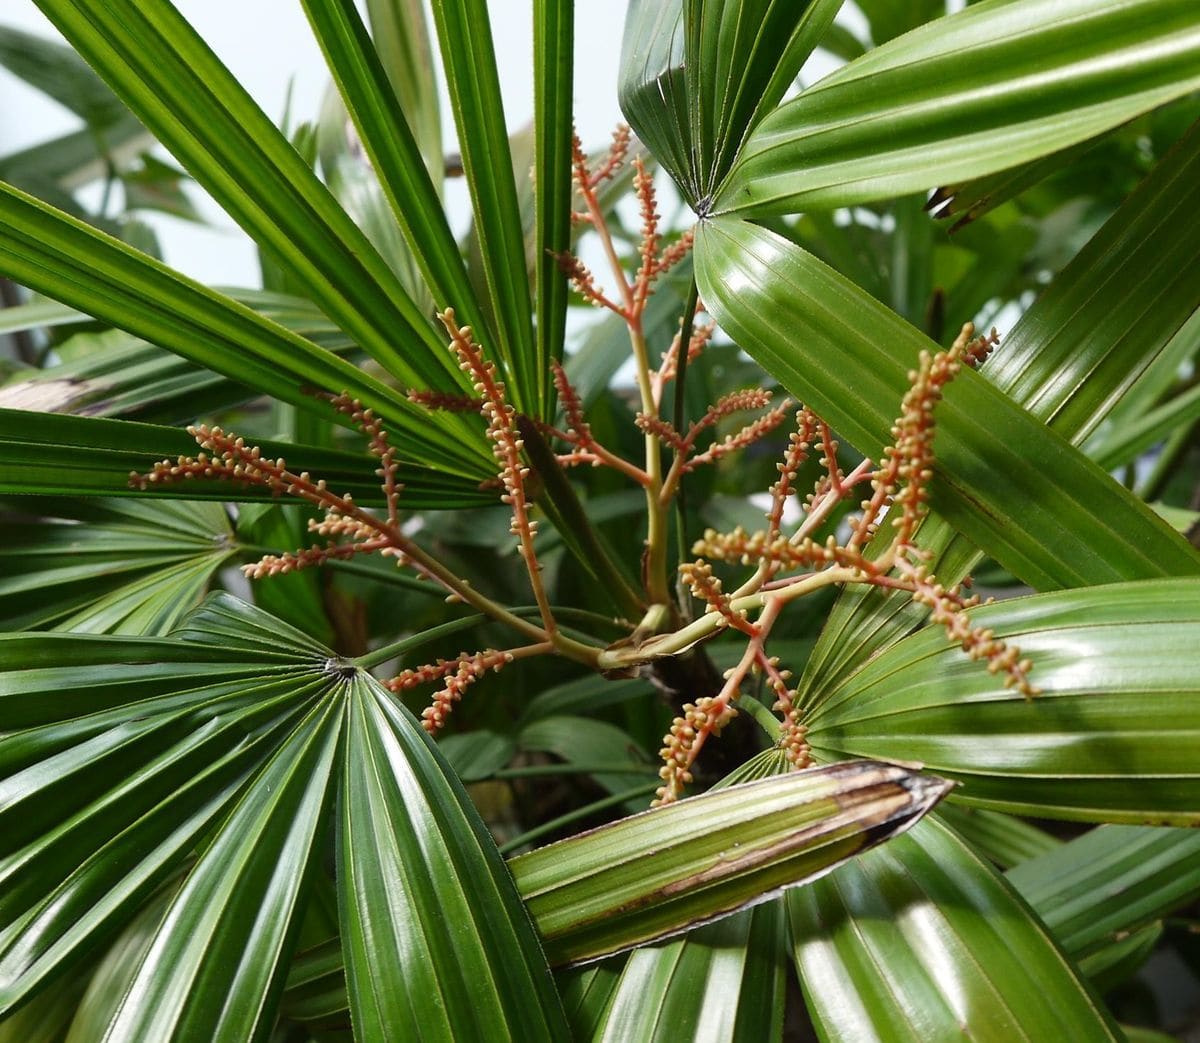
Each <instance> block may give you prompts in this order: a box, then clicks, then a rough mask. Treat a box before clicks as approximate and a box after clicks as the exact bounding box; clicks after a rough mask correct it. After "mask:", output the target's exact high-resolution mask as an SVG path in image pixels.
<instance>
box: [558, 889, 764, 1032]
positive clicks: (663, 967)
mask: <svg viewBox="0 0 1200 1043" xmlns="http://www.w3.org/2000/svg"><path fill="white" fill-rule="evenodd" d="M784 918H785V910H784V905H783V902H782V901H773V902H767V903H765V904H763V905H760V906H757V907H756V908H754V909H745V910H743V911H742V912H740V913H735V914H734V915H733V916H729V917H726V918H725V919H724V920H720V921H718V922H717V923H712V924H707V925H705V926H704V927H699V928H697V929H696V930H694V931H689V932H688V933H687V934H686V935H684V936H683V937H682V938H678V939H676V940H674V941H669V942H663V943H660V944H658V945H649V946H644V947H642V948H640V949H637V950H635V951H634V952H633V953H631V954H630V956H629V959H628V960H627V961H626V963H625V968H624V970H623V971H622V973H621V977H620V979H619V981H618V982H617V986H616V989H615V990H614V993H613V995H612V996H611V998H610V999H609V1001H608V1005H607V1008H606V1010H605V1013H604V1016H603V1019H602V1021H601V1023H600V1024H599V1025H598V1026H597V1027H596V1028H595V1029H594V1030H593V1032H592V1034H591V1035H590V1037H588V1038H591V1039H593V1040H598V1041H599V1040H603V1041H605V1043H634V1041H636V1043H643V1041H644V1043H651V1041H653V1043H674V1041H676V1040H681V1039H687V1040H706V1041H711V1043H719V1041H726V1043H739V1041H740V1040H756V1041H759V1040H761V1041H762V1043H767V1041H769V1040H779V1039H782V1036H783V1008H784V991H785V982H784V976H785V973H786V971H787V952H786V949H785V941H784V926H785V919H784ZM590 970H591V968H589V967H585V968H580V970H579V971H577V972H576V973H588V972H589V971H590Z"/></svg>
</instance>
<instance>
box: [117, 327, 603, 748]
mask: <svg viewBox="0 0 1200 1043" xmlns="http://www.w3.org/2000/svg"><path fill="white" fill-rule="evenodd" d="M440 318H441V320H442V322H443V324H444V325H445V327H446V330H447V332H448V333H449V335H450V347H451V350H453V351H454V353H455V355H456V356H457V357H458V359H459V364H460V365H461V366H462V368H463V369H464V370H465V371H466V372H468V373H469V374H470V375H471V377H472V379H473V381H474V386H475V391H476V392H477V393H478V394H479V396H480V397H479V398H478V399H475V400H473V399H464V398H463V397H461V396H457V395H455V396H443V395H440V394H437V395H435V394H424V393H416V394H414V395H413V396H412V397H413V398H414V400H415V401H420V402H423V403H424V404H426V405H428V406H429V407H430V408H449V409H456V410H457V409H462V408H466V405H465V404H466V403H471V404H472V405H473V406H474V408H475V409H476V410H477V411H478V412H480V413H481V414H482V415H483V417H484V418H485V419H486V420H487V423H488V427H487V433H488V436H489V438H490V439H491V441H492V444H493V451H494V453H495V456H496V459H497V461H498V462H499V464H500V472H499V482H500V484H501V486H502V490H503V491H502V494H501V497H500V499H501V502H503V503H505V504H507V505H508V506H509V507H510V509H511V510H512V533H513V534H514V535H515V536H516V537H517V543H518V549H519V551H520V554H521V557H522V559H523V560H524V562H525V565H526V570H527V572H528V574H529V582H530V587H531V589H532V591H533V595H534V600H535V601H536V603H537V606H538V611H539V614H540V616H541V625H540V626H539V625H537V624H535V623H531V622H530V621H529V620H526V619H523V618H521V617H520V616H519V615H517V614H515V613H514V612H512V611H510V610H509V609H507V608H505V607H504V606H502V605H500V604H498V603H496V602H495V601H493V600H492V599H491V598H488V597H487V596H485V595H484V594H482V593H481V592H479V591H477V590H475V588H474V587H473V586H472V585H471V584H470V583H469V582H468V581H467V580H465V579H462V578H461V577H459V576H457V575H456V574H455V573H454V572H453V571H452V570H450V569H449V568H447V567H446V566H445V565H444V564H442V563H441V562H440V561H438V560H437V558H436V557H434V556H433V555H432V554H430V553H429V552H428V551H426V550H425V549H424V548H422V547H421V546H420V545H419V544H418V543H417V542H416V541H415V540H414V539H412V538H411V537H410V536H408V535H407V534H406V533H405V532H404V530H403V528H402V527H401V522H400V512H399V500H400V494H401V492H402V489H403V487H402V486H401V485H400V483H399V482H398V480H397V472H398V470H399V460H398V458H397V456H396V452H395V450H394V448H393V447H392V446H391V444H390V442H389V440H388V435H387V432H386V431H385V430H384V428H383V426H382V424H381V423H380V421H379V419H378V418H377V417H376V416H375V414H374V412H373V411H372V410H370V409H366V408H364V407H363V405H362V403H360V402H359V401H358V400H357V399H353V398H351V397H350V396H349V395H348V394H345V393H343V394H340V395H329V396H325V397H327V398H328V399H329V401H330V403H331V404H332V406H333V408H334V409H335V410H336V411H337V412H339V413H342V414H344V415H345V416H347V417H349V419H350V421H351V422H352V423H353V424H354V426H355V427H357V428H358V429H359V430H360V431H361V432H362V433H363V434H364V435H365V436H366V438H367V445H368V449H369V450H370V452H371V453H372V455H374V456H375V457H376V458H378V460H379V467H378V469H377V471H376V474H377V475H378V476H379V478H380V488H381V490H382V492H383V498H384V503H385V506H386V513H385V514H384V516H382V517H381V516H379V515H378V514H376V513H375V512H373V511H370V510H367V509H365V508H363V507H360V506H359V505H358V504H357V503H355V502H354V499H353V497H352V496H350V495H349V494H346V495H338V494H336V493H334V492H332V491H331V490H330V489H329V488H328V486H327V485H326V483H325V481H324V480H314V479H313V478H312V476H311V475H310V474H309V473H308V472H307V471H304V472H300V473H297V472H294V471H292V470H290V469H289V468H288V466H287V461H286V460H284V459H282V458H280V459H271V458H270V457H267V456H264V455H263V453H262V451H261V450H260V449H259V448H258V447H256V446H250V445H247V443H246V441H245V439H244V438H241V437H238V436H236V435H233V434H229V433H227V432H225V431H222V430H221V429H220V428H219V427H208V426H206V425H196V426H193V427H189V428H188V433H189V434H191V435H192V437H193V438H195V439H196V442H197V443H198V444H199V446H200V448H201V452H199V453H197V454H196V455H195V456H180V457H179V458H178V459H176V460H174V461H172V460H163V461H160V462H159V463H157V464H155V465H154V467H153V468H152V469H151V470H150V471H149V472H148V473H146V474H140V473H138V472H136V471H135V472H133V473H132V474H131V475H130V484H131V485H133V486H135V487H137V488H140V489H146V488H149V487H151V486H154V485H162V484H167V483H172V482H181V481H188V480H194V479H224V480H227V481H231V482H235V483H239V484H243V485H257V486H261V487H264V488H267V489H269V490H270V491H271V492H272V493H273V494H275V495H276V496H290V497H294V498H297V499H300V500H303V501H305V502H307V503H309V504H311V505H312V506H314V507H317V508H319V509H320V510H321V511H322V512H323V517H321V518H319V519H313V520H310V521H309V523H308V529H309V531H310V532H311V533H313V534H315V535H317V536H320V537H322V538H323V539H324V541H325V542H324V543H323V544H322V543H314V544H313V545H312V546H311V547H309V548H307V549H305V550H300V551H289V552H286V553H284V554H267V555H265V556H264V557H263V558H261V559H260V560H259V561H256V562H254V563H252V564H248V565H245V566H243V571H244V572H245V574H246V575H247V576H248V577H249V578H251V579H263V578H266V577H270V576H278V575H285V574H287V573H289V572H294V571H296V570H298V569H305V568H312V567H314V566H318V565H323V564H326V563H327V562H331V561H343V560H346V559H348V558H352V557H355V556H357V555H359V554H371V553H379V554H381V555H383V556H384V557H390V558H393V559H395V561H396V564H397V565H398V566H405V567H408V568H411V569H412V570H413V571H414V572H416V573H417V575H418V576H420V577H421V578H423V579H427V580H431V581H432V582H434V583H437V584H439V585H440V586H441V587H443V588H444V589H445V590H446V592H447V594H448V596H449V597H448V600H456V601H462V602H465V603H466V604H469V605H471V606H472V607H473V608H475V609H476V610H478V611H479V612H481V613H483V614H484V615H486V616H488V617H489V618H491V619H494V620H496V621H497V622H501V623H504V624H506V625H508V626H510V627H511V628H513V629H514V630H516V631H518V632H519V633H520V634H521V635H522V636H523V637H525V638H526V639H532V641H533V643H532V644H526V645H523V646H520V647H518V648H513V649H507V650H502V651H497V650H495V649H489V650H486V651H483V652H476V653H472V654H467V653H464V654H463V655H461V656H459V657H457V658H456V659H454V660H451V661H449V662H447V661H445V660H439V661H438V662H437V663H435V664H432V665H428V666H422V667H418V668H416V669H415V670H406V671H404V672H403V673H402V674H400V675H399V676H398V677H397V678H395V679H393V681H392V682H389V686H390V687H391V688H392V690H393V691H402V690H407V689H409V688H412V687H414V686H415V685H416V684H419V683H429V682H432V681H435V680H442V681H443V682H444V683H443V687H442V689H441V691H440V692H438V694H437V695H436V696H435V698H434V701H433V704H432V705H431V706H430V707H428V708H427V709H426V711H425V713H424V714H423V715H422V723H423V725H424V726H425V728H426V729H427V730H429V731H431V732H432V731H436V730H437V729H438V728H440V727H441V726H442V725H443V724H444V723H445V720H446V717H447V716H448V714H449V713H450V711H451V709H452V708H453V705H454V704H455V703H456V702H457V701H458V699H459V698H461V696H462V693H463V692H464V691H465V690H466V688H468V687H469V686H470V685H471V684H473V683H474V682H475V681H476V680H478V679H479V678H480V677H482V676H483V674H484V673H486V672H487V671H488V670H497V671H498V670H500V669H501V668H502V667H503V666H505V665H507V664H508V663H510V662H512V661H513V660H515V659H521V658H525V657H528V656H532V655H544V654H549V653H556V654H559V655H564V656H567V657H569V658H572V659H576V660H578V661H579V662H582V663H585V664H587V665H588V666H592V667H594V666H595V665H596V661H597V658H598V655H599V652H600V648H599V647H598V646H592V645H587V644H584V643H582V642H579V641H576V640H574V639H573V638H569V637H567V636H566V635H564V634H562V633H561V631H560V630H559V628H558V625H557V623H556V621H555V619H554V614H553V611H552V610H551V607H550V602H549V599H548V598H547V596H546V591H545V586H544V584H543V583H542V578H541V565H540V564H539V562H538V560H537V554H536V552H535V550H534V538H535V537H536V535H537V522H536V520H534V519H533V518H532V517H531V516H530V514H531V512H530V507H529V502H528V498H527V496H526V493H525V479H526V478H527V477H528V474H529V469H528V467H527V466H525V464H524V463H523V462H522V459H521V450H522V448H523V443H522V441H521V439H520V437H519V435H518V434H517V430H516V426H515V423H514V417H515V413H514V411H513V409H512V407H511V406H510V405H508V403H507V401H506V399H505V392H504V384H503V382H501V381H500V380H499V379H497V376H496V372H495V367H494V365H493V364H492V363H491V362H490V361H488V360H486V359H485V358H484V357H483V353H482V351H481V349H480V348H479V346H478V345H477V344H476V343H475V340H474V336H473V334H472V331H471V328H470V327H469V326H459V325H458V324H457V322H456V321H455V316H454V312H453V310H452V309H447V310H446V311H445V312H443V313H442V315H441V316H440Z"/></svg>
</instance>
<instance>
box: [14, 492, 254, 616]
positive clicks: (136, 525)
mask: <svg viewBox="0 0 1200 1043" xmlns="http://www.w3.org/2000/svg"><path fill="white" fill-rule="evenodd" d="M9 506H10V508H11V509H13V510H14V511H15V512H18V514H19V515H25V517H24V518H19V519H18V520H15V521H7V522H4V523H0V624H2V625H3V628H4V629H5V630H10V631H11V630H25V629H37V628H42V627H48V626H52V627H54V628H55V629H57V630H71V631H75V632H77V633H78V632H88V633H111V634H151V635H161V634H165V633H166V632H167V631H169V630H171V629H172V628H173V627H174V626H175V624H176V623H178V622H179V620H180V619H181V618H182V617H183V616H184V615H185V614H186V613H187V612H189V611H191V610H192V609H193V608H194V607H195V606H196V604H197V602H198V601H199V600H200V598H201V597H202V596H203V594H204V593H205V591H206V589H207V587H208V584H209V583H210V582H211V580H212V578H213V576H214V575H215V574H216V572H217V570H218V569H220V568H222V567H223V566H224V564H225V563H226V562H227V561H228V559H229V557H230V555H231V554H232V553H233V552H234V549H235V544H234V542H233V531H232V529H231V527H230V524H229V517H228V515H227V514H226V513H225V511H224V509H223V508H222V507H221V506H220V505H218V504H214V503H195V502H187V501H182V502H162V503H139V502H137V501H133V500H100V501H81V502H80V501H77V502H74V503H72V502H70V501H66V502H63V501H50V502H45V501H41V500H24V499H22V500H16V501H13V502H12V503H11V504H10V505H9ZM33 519H36V520H33ZM80 523H82V524H80Z"/></svg>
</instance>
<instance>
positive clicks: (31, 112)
mask: <svg viewBox="0 0 1200 1043" xmlns="http://www.w3.org/2000/svg"><path fill="white" fill-rule="evenodd" d="M175 4H176V7H178V9H179V10H180V11H181V12H182V13H183V15H184V16H185V17H186V18H187V19H188V21H190V22H191V23H192V25H193V26H195V28H196V29H197V31H198V32H199V33H200V35H201V36H203V37H204V39H205V40H207V41H208V43H209V46H211V47H212V48H213V50H214V51H216V53H217V54H218V55H219V56H220V58H221V59H222V61H224V62H225V64H226V65H228V66H229V67H230V69H232V71H233V73H234V75H236V76H237V78H238V79H239V80H240V81H241V82H242V84H243V85H244V86H245V87H246V89H247V90H249V92H250V94H251V95H252V96H253V97H254V98H255V100H256V101H257V102H258V103H259V104H260V105H261V106H262V107H263V108H264V109H265V110H266V112H267V114H268V115H270V116H271V117H272V119H274V120H275V121H276V122H278V120H279V118H280V116H281V115H282V113H283V109H284V101H285V98H286V96H287V90H288V82H289V79H292V78H294V86H293V89H292V118H293V121H295V122H301V121H303V120H306V119H311V118H313V117H315V116H316V114H317V111H318V108H319V105H320V101H321V97H322V94H323V93H324V91H325V87H326V84H327V83H328V74H327V73H326V71H325V64H324V59H323V58H322V56H321V53H320V49H319V48H318V47H317V44H316V41H315V40H314V39H313V36H312V32H311V31H310V29H309V26H308V21H307V20H306V18H305V16H304V12H303V10H302V8H301V6H300V3H299V0H175ZM488 6H489V9H490V12H491V19H492V32H493V34H494V37H495V42H496V53H497V56H498V60H499V62H500V72H501V80H502V83H501V86H502V90H503V93H504V102H505V115H506V118H507V120H508V125H509V127H510V128H516V127H519V126H521V125H522V124H524V123H526V122H528V121H529V120H530V119H531V118H532V117H533V83H532V70H533V34H532V0H490V2H489V4H488ZM625 9H626V0H599V2H598V3H580V4H577V5H576V8H575V22H576V41H577V44H576V54H575V62H576V68H575V83H576V88H575V111H576V121H577V123H578V125H579V128H580V134H581V136H582V137H583V139H584V141H585V142H589V143H592V142H595V143H601V142H603V141H604V140H605V139H606V138H607V136H608V134H609V133H610V132H611V130H612V128H613V126H615V125H616V123H617V122H618V121H619V120H620V118H621V116H620V110H619V108H618V107H617V62H618V60H619V57H620V47H621V31H622V26H623V24H624V20H625ZM0 23H2V24H5V25H10V26H14V27H16V28H20V29H25V30H27V31H29V32H35V33H39V34H42V35H46V36H51V37H55V38H58V39H61V37H60V36H59V35H58V33H57V31H56V30H55V29H54V27H53V26H52V25H51V24H50V23H49V21H47V20H46V18H45V16H44V15H42V13H41V12H40V11H39V10H38V9H37V7H36V6H35V4H34V3H33V0H3V2H2V3H0ZM442 115H443V118H444V121H445V122H446V124H447V133H446V141H447V142H450V141H452V140H453V128H452V121H451V117H450V114H449V105H448V104H445V103H444V104H443V106H442ZM76 126H78V120H77V119H76V118H75V117H74V116H73V115H72V114H71V113H69V112H67V111H66V110H65V109H63V108H61V107H60V106H59V105H57V104H56V103H55V102H53V101H51V100H49V99H48V98H46V97H45V95H43V94H40V93H39V92H37V91H35V90H33V89H32V88H30V87H27V86H26V85H25V84H24V83H22V82H21V81H20V80H18V79H16V78H15V77H14V76H12V75H11V74H10V73H8V72H7V71H6V70H4V69H0V153H5V152H10V151H13V150H14V149H18V148H23V147H25V146H27V145H32V144H36V143H37V142H39V141H44V140H46V139H48V138H52V137H55V136H56V135H59V134H62V133H65V132H66V131H69V130H71V129H73V128H74V127H76ZM456 192H457V193H461V199H460V200H455V199H454V197H453V194H454V193H456ZM447 194H448V203H449V205H450V206H451V208H452V209H453V208H455V205H456V203H457V205H458V207H465V206H466V188H465V186H464V185H463V184H462V183H461V182H458V183H455V182H450V183H449V184H448V186H447ZM198 197H199V192H198V191H197V198H198ZM206 202H207V205H206V206H204V207H203V211H204V213H205V215H206V216H207V217H208V218H209V219H210V220H211V221H212V222H213V224H214V225H216V227H215V228H203V227H198V226H196V225H194V224H190V223H188V222H185V221H179V220H177V219H175V218H171V217H168V216H159V215H156V214H144V215H143V216H145V217H146V218H147V219H148V220H149V221H150V222H151V223H152V224H153V225H154V226H155V227H156V229H157V231H158V234H159V238H160V240H161V242H162V245H163V252H164V254H165V260H166V261H167V263H168V264H170V265H172V266H174V267H176V268H179V269H181V270H182V271H184V272H185V273H186V274H188V275H191V276H193V277H194V278H196V279H199V280H201V281H202V282H208V283H219V284H222V285H226V286H232V285H241V286H257V285H258V284H259V274H258V262H257V260H256V257H255V253H254V249H253V247H252V246H251V244H250V242H249V240H248V239H247V238H246V236H245V235H244V234H243V233H242V232H241V230H240V229H238V228H237V227H236V226H235V225H233V223H232V222H231V221H230V220H229V218H228V217H226V216H225V214H224V213H223V212H222V211H221V210H220V209H219V208H218V207H217V206H216V205H215V204H213V203H212V202H211V201H207V200H206ZM464 213H465V210H464Z"/></svg>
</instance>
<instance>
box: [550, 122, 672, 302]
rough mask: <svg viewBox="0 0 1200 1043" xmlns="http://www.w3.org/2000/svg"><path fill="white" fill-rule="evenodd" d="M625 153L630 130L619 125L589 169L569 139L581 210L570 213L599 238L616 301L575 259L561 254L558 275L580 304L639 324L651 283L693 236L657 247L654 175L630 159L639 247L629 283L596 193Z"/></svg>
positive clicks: (638, 160) (639, 159) (576, 144)
mask: <svg viewBox="0 0 1200 1043" xmlns="http://www.w3.org/2000/svg"><path fill="white" fill-rule="evenodd" d="M628 152H629V128H628V127H626V126H621V127H618V128H617V131H616V133H614V135H613V143H612V147H611V148H610V149H609V152H608V155H607V156H605V157H604V158H603V159H602V160H600V162H599V163H598V164H597V165H596V166H595V167H593V166H592V165H591V164H590V163H589V161H588V157H587V153H586V152H584V150H583V144H582V142H580V140H579V135H578V134H576V135H575V136H574V138H573V139H572V150H571V167H572V172H573V176H574V181H575V187H576V189H577V190H578V192H579V195H580V197H581V199H582V201H583V204H584V209H583V210H579V211H575V212H574V214H573V220H574V221H575V222H577V223H584V222H586V223H589V224H591V225H592V226H593V227H594V228H595V229H596V231H597V232H598V233H599V234H600V237H601V242H602V244H603V245H604V248H605V252H606V253H607V254H608V255H609V261H610V265H611V267H612V269H613V273H614V276H615V277H616V279H617V280H618V289H619V296H620V300H619V301H614V300H613V299H612V298H611V297H609V296H608V295H607V294H606V293H605V292H604V290H603V289H601V288H600V287H599V286H597V284H596V280H595V277H594V276H593V275H592V273H591V271H590V270H589V269H588V267H587V265H585V264H584V263H583V262H582V261H581V260H580V259H579V258H578V257H576V256H575V255H574V254H571V253H564V254H560V255H559V258H558V262H559V265H560V267H561V268H562V271H563V273H564V274H565V275H566V276H567V278H568V279H569V280H570V281H571V284H572V285H573V286H574V287H575V290H576V291H577V292H578V293H579V295H580V296H581V297H583V299H584V300H586V301H588V302H589V303H591V304H593V305H595V306H596V307H598V308H606V309H607V310H609V311H611V312H613V313H614V314H616V315H620V316H621V317H622V318H624V319H625V320H626V321H627V322H631V323H635V322H640V320H641V316H642V313H643V312H644V311H645V309H646V302H647V301H648V300H649V298H650V295H651V293H652V292H653V285H654V282H655V281H656V280H657V279H658V278H659V277H660V276H662V275H664V274H666V273H667V272H669V271H670V270H671V269H672V268H674V267H675V265H677V264H678V263H679V262H680V261H682V260H683V259H684V258H685V257H686V256H687V255H688V251H689V250H691V248H692V239H693V233H692V232H691V231H687V232H685V233H684V234H683V235H682V236H680V237H679V238H678V239H676V240H675V241H674V242H673V243H671V244H670V245H669V246H667V247H666V248H663V246H662V235H661V233H660V232H659V221H660V216H659V213H658V200H657V198H656V193H655V190H654V176H653V175H652V174H651V172H650V171H648V170H647V169H646V164H645V162H644V161H643V160H642V157H641V156H634V157H633V171H634V173H633V190H634V194H635V195H636V197H637V201H638V210H639V212H640V216H641V238H640V241H639V244H638V258H639V263H638V269H637V272H636V273H635V274H634V277H633V279H632V280H630V279H628V278H627V277H626V276H625V274H624V272H623V270H622V267H621V264H620V262H619V260H618V259H617V255H616V248H615V246H614V245H613V242H612V236H611V235H610V233H609V230H608V227H607V224H606V222H605V218H604V208H603V206H602V205H601V202H600V197H599V195H598V190H599V188H600V187H601V185H602V184H603V183H604V182H605V181H608V180H610V179H611V178H613V177H615V176H616V175H617V173H618V172H619V171H620V170H621V167H622V166H623V165H624V162H625V159H626V156H627V154H628Z"/></svg>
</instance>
